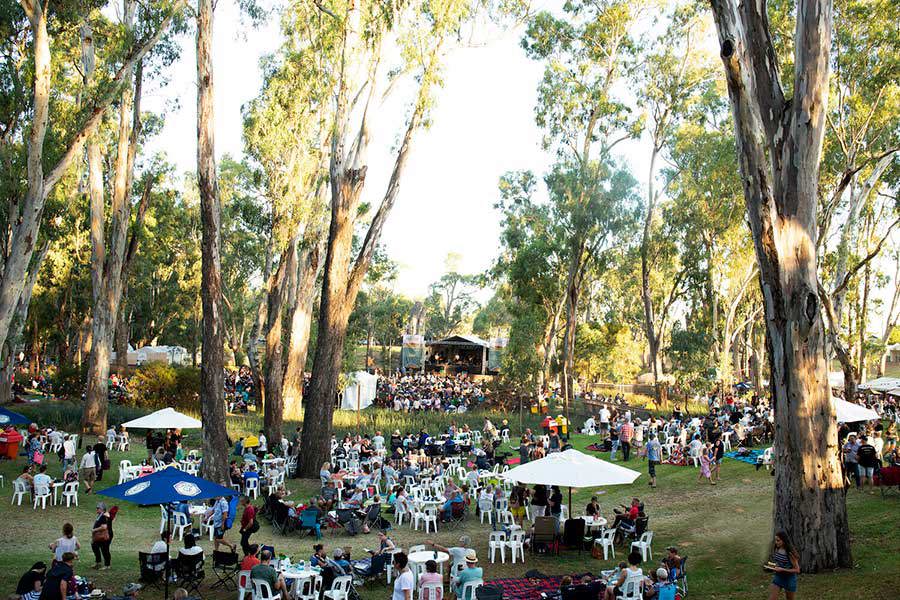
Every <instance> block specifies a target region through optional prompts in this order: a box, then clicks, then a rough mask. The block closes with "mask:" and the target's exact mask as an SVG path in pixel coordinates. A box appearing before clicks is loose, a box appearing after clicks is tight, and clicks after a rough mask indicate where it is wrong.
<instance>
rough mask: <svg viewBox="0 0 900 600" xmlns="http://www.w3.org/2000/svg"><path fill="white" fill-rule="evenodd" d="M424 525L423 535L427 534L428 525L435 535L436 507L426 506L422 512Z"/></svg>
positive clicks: (436, 522)
mask: <svg viewBox="0 0 900 600" xmlns="http://www.w3.org/2000/svg"><path fill="white" fill-rule="evenodd" d="M423 514H424V515H425V516H424V518H423V519H424V523H425V533H428V527H429V525H430V526H432V527H433V528H434V532H435V533H437V529H438V509H437V506H426V507H425V511H424V512H423Z"/></svg>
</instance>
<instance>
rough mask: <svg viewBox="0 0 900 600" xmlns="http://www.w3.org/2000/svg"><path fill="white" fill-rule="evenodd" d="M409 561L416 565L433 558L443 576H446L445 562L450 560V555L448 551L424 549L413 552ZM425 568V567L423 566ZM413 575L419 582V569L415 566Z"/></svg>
mask: <svg viewBox="0 0 900 600" xmlns="http://www.w3.org/2000/svg"><path fill="white" fill-rule="evenodd" d="M407 558H408V559H409V562H411V563H413V564H415V565H424V564H425V563H427V562H428V561H429V560H433V561H434V562H436V563H437V564H438V570H439V571H440V573H441V577H443V576H444V563H445V562H447V561H448V560H450V555H449V554H447V553H446V552H435V551H434V550H422V551H420V552H413V553H412V554H410V555H409V556H408V557H407ZM423 568H424V567H423ZM412 572H413V577H414V578H415V580H416V581H417V582H418V581H419V569H418V568H415V569H413V570H412Z"/></svg>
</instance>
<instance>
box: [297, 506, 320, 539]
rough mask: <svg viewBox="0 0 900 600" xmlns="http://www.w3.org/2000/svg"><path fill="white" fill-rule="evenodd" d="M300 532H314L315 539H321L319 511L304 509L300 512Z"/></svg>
mask: <svg viewBox="0 0 900 600" xmlns="http://www.w3.org/2000/svg"><path fill="white" fill-rule="evenodd" d="M300 532H301V533H303V532H307V533H309V534H310V535H312V534H316V539H317V540H319V539H322V527H321V525H320V524H319V511H317V510H304V511H303V512H301V513H300Z"/></svg>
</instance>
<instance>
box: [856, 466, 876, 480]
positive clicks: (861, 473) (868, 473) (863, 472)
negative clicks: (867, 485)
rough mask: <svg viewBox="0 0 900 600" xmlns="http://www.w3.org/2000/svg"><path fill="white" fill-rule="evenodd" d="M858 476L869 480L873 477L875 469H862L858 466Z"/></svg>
mask: <svg viewBox="0 0 900 600" xmlns="http://www.w3.org/2000/svg"><path fill="white" fill-rule="evenodd" d="M859 476H860V477H868V478H869V479H871V478H873V477H875V467H864V466H862V465H859Z"/></svg>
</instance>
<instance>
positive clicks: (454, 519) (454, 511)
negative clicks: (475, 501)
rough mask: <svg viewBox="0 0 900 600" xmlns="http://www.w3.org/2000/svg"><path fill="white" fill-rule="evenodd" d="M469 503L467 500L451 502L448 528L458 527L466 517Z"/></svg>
mask: <svg viewBox="0 0 900 600" xmlns="http://www.w3.org/2000/svg"><path fill="white" fill-rule="evenodd" d="M467 504H468V502H467V501H463V502H453V503H452V504H450V520H449V521H447V529H456V528H457V527H459V524H460V523H462V522H463V521H464V520H465V519H466V505H467Z"/></svg>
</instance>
